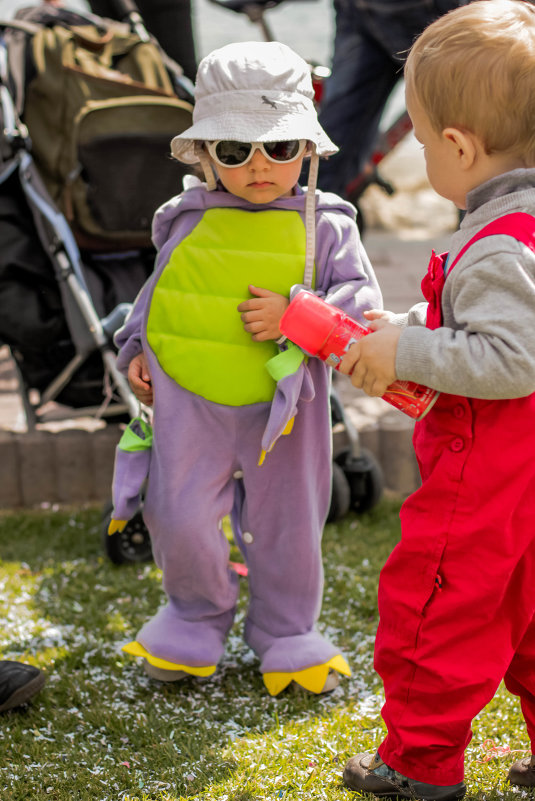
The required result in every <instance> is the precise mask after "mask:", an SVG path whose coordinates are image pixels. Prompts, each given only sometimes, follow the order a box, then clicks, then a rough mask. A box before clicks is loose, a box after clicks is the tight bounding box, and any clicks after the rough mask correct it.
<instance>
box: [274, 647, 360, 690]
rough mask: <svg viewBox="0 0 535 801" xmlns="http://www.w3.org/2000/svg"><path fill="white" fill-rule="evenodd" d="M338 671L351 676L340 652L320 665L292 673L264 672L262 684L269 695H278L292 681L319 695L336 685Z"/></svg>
mask: <svg viewBox="0 0 535 801" xmlns="http://www.w3.org/2000/svg"><path fill="white" fill-rule="evenodd" d="M338 673H343V675H344V676H351V670H350V669H349V665H348V664H347V662H346V660H345V659H344V657H343V656H342V655H341V654H337V655H336V656H333V658H332V659H329V661H328V662H324V663H323V664H322V665H314V666H313V667H309V668H305V670H296V671H294V672H293V673H264V684H265V685H266V687H267V689H268V692H269V694H270V695H278V694H279V693H281V692H282V691H283V690H284V689H286V687H288V685H289V684H291V683H292V682H294V684H297V685H299V687H303V688H304V689H305V690H308V692H310V693H315V694H316V695H320V694H321V693H329V692H331V690H334V689H335V687H337V686H338V682H339V677H338Z"/></svg>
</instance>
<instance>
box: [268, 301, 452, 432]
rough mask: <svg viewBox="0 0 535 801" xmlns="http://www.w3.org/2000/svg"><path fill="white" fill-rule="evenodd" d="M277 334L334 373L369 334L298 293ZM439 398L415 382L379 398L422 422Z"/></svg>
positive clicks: (394, 387)
mask: <svg viewBox="0 0 535 801" xmlns="http://www.w3.org/2000/svg"><path fill="white" fill-rule="evenodd" d="M280 330H281V332H282V333H283V334H284V336H286V337H288V339H290V340H291V341H292V342H295V344H296V345H298V346H299V347H300V348H302V349H303V350H305V351H306V352H307V353H310V354H312V356H317V357H318V359H321V360H322V361H324V362H326V363H327V364H329V365H330V366H331V367H334V369H335V370H338V368H339V366H340V362H341V360H342V357H343V356H344V354H345V353H346V352H347V350H348V348H349V347H350V346H351V345H352V344H353V343H354V342H356V341H357V340H359V339H362V337H365V336H366V335H367V334H370V333H371V332H370V330H369V329H368V328H365V327H364V326H362V325H359V323H357V322H356V321H355V320H353V319H352V318H351V317H348V315H347V314H344V312H342V311H340V309H338V308H337V307H336V306H331V304H330V303H326V302H325V301H324V300H321V298H318V297H317V296H316V295H313V294H312V293H311V292H300V293H299V294H298V295H296V296H295V298H294V299H293V300H292V301H291V303H290V305H289V306H288V308H287V309H286V311H285V312H284V314H283V315H282V317H281V321H280ZM439 395H440V393H439V392H438V391H437V390H436V389H430V388H429V387H426V386H423V384H416V383H415V382H414V381H394V383H393V384H390V386H389V387H388V389H387V391H386V392H385V394H384V395H383V396H382V397H383V400H385V401H388V403H390V404H392V406H395V407H396V409H401V411H402V412H405V414H408V415H409V417H413V418H414V419H415V420H421V419H422V417H424V416H425V415H426V414H427V412H428V411H429V409H430V408H431V407H432V405H433V404H434V403H435V401H436V399H437V398H438V396H439Z"/></svg>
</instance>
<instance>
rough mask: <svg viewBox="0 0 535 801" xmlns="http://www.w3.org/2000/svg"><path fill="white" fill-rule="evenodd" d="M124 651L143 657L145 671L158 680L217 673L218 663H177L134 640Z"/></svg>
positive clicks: (173, 679) (176, 679)
mask: <svg viewBox="0 0 535 801" xmlns="http://www.w3.org/2000/svg"><path fill="white" fill-rule="evenodd" d="M122 650H123V651H126V653H127V654H132V656H141V657H143V666H144V668H145V673H146V674H147V676H150V677H151V679H158V681H180V680H181V679H185V678H187V677H188V676H211V675H212V673H215V671H216V667H217V665H202V666H199V667H195V666H192V665H177V664H176V663H175V662H168V661H167V659H159V658H158V657H157V656H153V655H152V654H150V653H149V652H148V651H147V650H146V649H145V648H143V646H142V645H141V644H140V643H139V642H137V641H136V640H134V641H133V642H129V643H127V644H126V645H123V647H122Z"/></svg>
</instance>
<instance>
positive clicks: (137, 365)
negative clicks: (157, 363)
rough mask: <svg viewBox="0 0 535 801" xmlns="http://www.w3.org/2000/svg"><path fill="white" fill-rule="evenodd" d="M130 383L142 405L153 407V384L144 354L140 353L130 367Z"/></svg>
mask: <svg viewBox="0 0 535 801" xmlns="http://www.w3.org/2000/svg"><path fill="white" fill-rule="evenodd" d="M128 383H129V384H130V387H131V389H132V392H133V393H134V395H135V396H136V398H137V399H138V401H139V402H140V403H144V404H145V405H146V406H152V402H153V393H152V382H151V377H150V373H149V365H148V363H147V358H146V356H145V354H144V353H138V355H137V356H134V358H133V359H132V361H131V362H130V364H129V365H128Z"/></svg>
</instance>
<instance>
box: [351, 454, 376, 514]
mask: <svg viewBox="0 0 535 801" xmlns="http://www.w3.org/2000/svg"><path fill="white" fill-rule="evenodd" d="M344 473H345V476H346V479H347V481H348V484H349V489H350V493H351V508H352V509H354V510H355V511H356V512H367V511H368V510H369V509H372V508H373V507H374V506H376V505H377V504H378V503H379V501H380V500H381V497H382V495H383V488H384V481H383V472H382V470H381V467H380V465H379V463H378V462H377V460H376V458H375V456H374V455H373V454H372V453H371V452H370V451H368V450H366V448H361V449H360V456H356V457H355V456H351V457H348V459H347V460H346V462H345V464H344Z"/></svg>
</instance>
